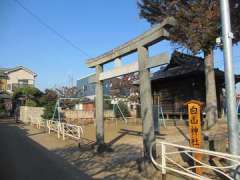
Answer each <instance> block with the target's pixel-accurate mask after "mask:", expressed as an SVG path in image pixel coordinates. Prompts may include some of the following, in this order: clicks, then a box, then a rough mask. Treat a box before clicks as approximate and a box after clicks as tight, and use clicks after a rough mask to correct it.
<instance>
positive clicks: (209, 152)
mask: <svg viewBox="0 0 240 180" xmlns="http://www.w3.org/2000/svg"><path fill="white" fill-rule="evenodd" d="M156 144H164V145H167V146H173V147H177V148H183V149H188V150H192V151H197V152H201V153H204V154H210V155H217V156H225V157H226V156H227V157H230V158H236V159H240V156H238V155H232V154H228V153H222V152H216V151H210V150H205V149H198V148H193V147H188V146H183V145H179V144H173V143H168V142H164V141H160V140H156Z"/></svg>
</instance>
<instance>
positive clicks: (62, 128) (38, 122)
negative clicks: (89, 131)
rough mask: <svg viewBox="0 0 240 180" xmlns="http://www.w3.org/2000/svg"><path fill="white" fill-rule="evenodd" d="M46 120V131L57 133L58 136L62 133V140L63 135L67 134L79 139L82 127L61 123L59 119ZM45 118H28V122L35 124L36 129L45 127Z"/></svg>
mask: <svg viewBox="0 0 240 180" xmlns="http://www.w3.org/2000/svg"><path fill="white" fill-rule="evenodd" d="M46 121H47V128H48V133H49V134H50V133H51V132H55V133H57V136H58V138H60V136H61V135H62V138H63V140H65V137H66V136H68V137H70V138H73V139H76V140H80V138H81V136H82V135H83V129H82V127H81V126H77V125H73V124H68V123H61V122H59V121H53V120H46ZM46 121H45V120H43V119H35V120H34V119H32V118H30V124H31V125H35V126H36V127H37V128H38V129H40V128H41V127H45V123H46Z"/></svg>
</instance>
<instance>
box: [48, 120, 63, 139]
mask: <svg viewBox="0 0 240 180" xmlns="http://www.w3.org/2000/svg"><path fill="white" fill-rule="evenodd" d="M47 128H48V134H51V131H54V132H56V133H57V136H58V138H60V133H61V131H62V128H61V123H60V122H59V121H52V120H48V121H47Z"/></svg>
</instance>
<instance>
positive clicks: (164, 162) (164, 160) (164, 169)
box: [161, 144, 166, 180]
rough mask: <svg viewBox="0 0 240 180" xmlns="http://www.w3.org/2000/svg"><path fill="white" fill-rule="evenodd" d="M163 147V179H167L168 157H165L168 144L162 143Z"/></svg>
mask: <svg viewBox="0 0 240 180" xmlns="http://www.w3.org/2000/svg"><path fill="white" fill-rule="evenodd" d="M161 148H162V179H163V180H166V157H165V153H166V146H165V144H161Z"/></svg>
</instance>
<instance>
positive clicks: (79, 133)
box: [77, 126, 81, 139]
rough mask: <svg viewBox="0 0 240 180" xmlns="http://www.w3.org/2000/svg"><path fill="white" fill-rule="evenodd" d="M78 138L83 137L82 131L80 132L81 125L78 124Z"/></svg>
mask: <svg viewBox="0 0 240 180" xmlns="http://www.w3.org/2000/svg"><path fill="white" fill-rule="evenodd" d="M77 130H78V139H80V137H81V132H80V126H78V129H77Z"/></svg>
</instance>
